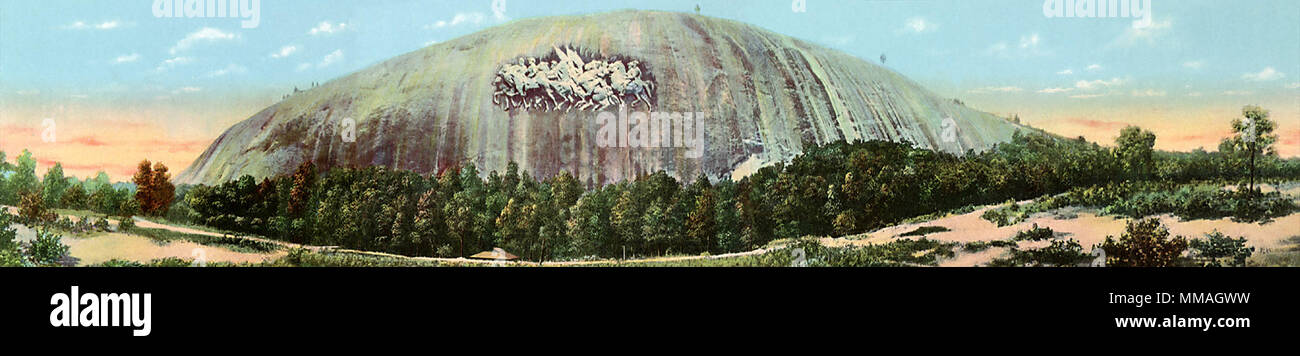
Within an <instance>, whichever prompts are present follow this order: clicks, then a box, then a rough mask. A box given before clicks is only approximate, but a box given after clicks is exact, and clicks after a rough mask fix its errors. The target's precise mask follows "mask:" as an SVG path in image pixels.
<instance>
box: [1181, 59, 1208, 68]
mask: <svg viewBox="0 0 1300 356" xmlns="http://www.w3.org/2000/svg"><path fill="white" fill-rule="evenodd" d="M1183 68H1187V69H1201V68H1205V61H1186V62H1183Z"/></svg>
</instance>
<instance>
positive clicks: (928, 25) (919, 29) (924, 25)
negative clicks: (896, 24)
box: [899, 17, 939, 33]
mask: <svg viewBox="0 0 1300 356" xmlns="http://www.w3.org/2000/svg"><path fill="white" fill-rule="evenodd" d="M937 30H939V24H936V23H933V22H930V21H927V20H926V19H925V18H923V17H913V18H910V19H907V22H906V23H904V24H903V28H902V29H900V30H899V31H900V32H907V33H927V32H934V31H937Z"/></svg>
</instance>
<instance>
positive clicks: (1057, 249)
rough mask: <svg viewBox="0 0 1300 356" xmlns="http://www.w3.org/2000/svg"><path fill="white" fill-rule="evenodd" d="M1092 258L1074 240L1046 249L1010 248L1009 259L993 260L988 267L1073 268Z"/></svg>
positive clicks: (1054, 242)
mask: <svg viewBox="0 0 1300 356" xmlns="http://www.w3.org/2000/svg"><path fill="white" fill-rule="evenodd" d="M1092 259H1093V256H1092V255H1091V254H1088V253H1087V252H1084V251H1083V246H1081V245H1079V241H1076V240H1074V239H1069V240H1055V241H1052V243H1051V245H1048V246H1047V247H1043V248H1038V249H1032V250H1021V249H1018V248H1014V247H1013V248H1011V253H1010V257H1007V258H999V259H994V260H993V261H992V262H989V266H990V267H1073V266H1078V265H1080V264H1083V263H1086V262H1088V261H1091V260H1092Z"/></svg>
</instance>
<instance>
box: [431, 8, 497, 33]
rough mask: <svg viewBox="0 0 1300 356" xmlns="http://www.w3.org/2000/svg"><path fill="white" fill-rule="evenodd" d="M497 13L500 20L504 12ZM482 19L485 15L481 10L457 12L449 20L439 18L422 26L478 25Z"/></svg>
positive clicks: (432, 27) (438, 27) (484, 18)
mask: <svg viewBox="0 0 1300 356" xmlns="http://www.w3.org/2000/svg"><path fill="white" fill-rule="evenodd" d="M497 15H498V14H496V13H494V15H493V16H494V17H497ZM499 15H500V16H501V17H497V19H498V20H501V19H502V18H503V17H504V16H505V14H504V13H502V14H499ZM484 20H487V15H484V14H483V13H481V12H458V13H456V15H455V16H452V17H451V19H450V20H439V21H438V22H434V23H433V24H432V25H428V26H424V28H425V29H432V30H436V29H440V28H446V27H456V26H459V25H464V24H470V25H478V24H482V23H483V21H484Z"/></svg>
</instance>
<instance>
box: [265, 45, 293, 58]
mask: <svg viewBox="0 0 1300 356" xmlns="http://www.w3.org/2000/svg"><path fill="white" fill-rule="evenodd" d="M294 52H298V46H284V47H281V48H280V50H279V51H276V52H275V53H271V58H276V59H279V58H284V57H288V56H291V55H293V53H294Z"/></svg>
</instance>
